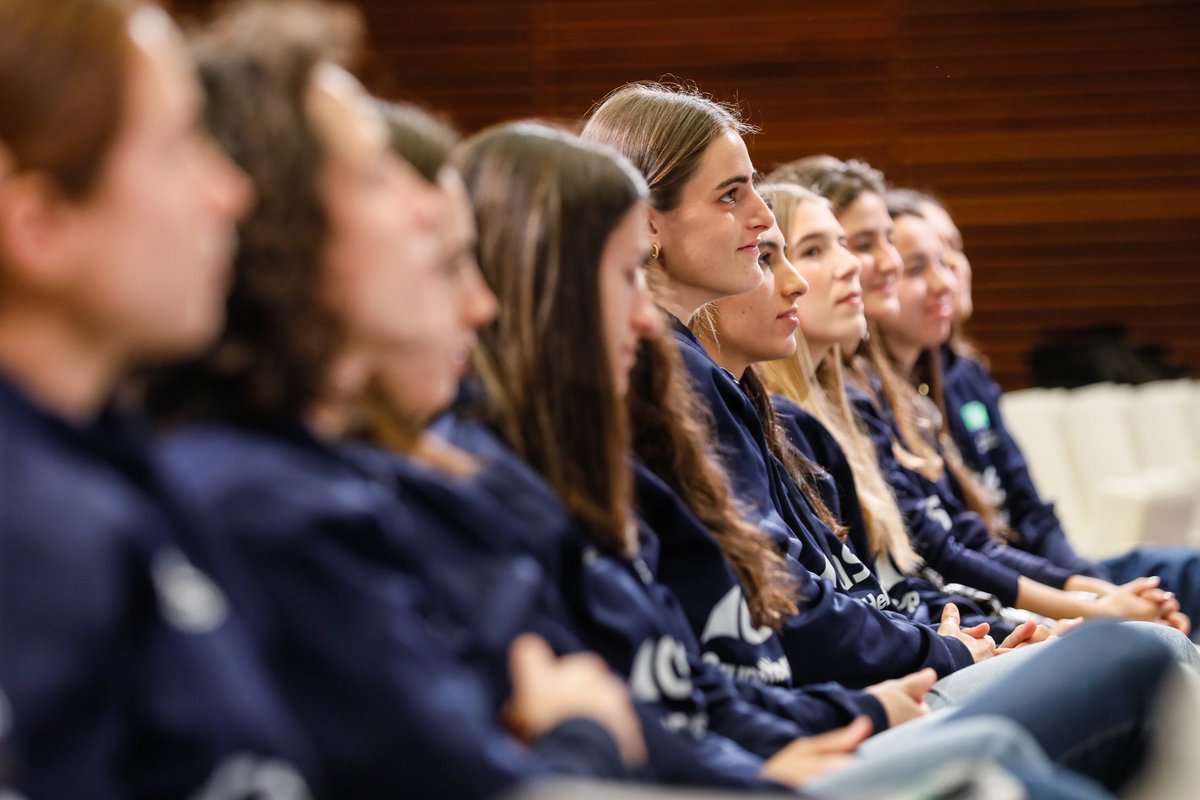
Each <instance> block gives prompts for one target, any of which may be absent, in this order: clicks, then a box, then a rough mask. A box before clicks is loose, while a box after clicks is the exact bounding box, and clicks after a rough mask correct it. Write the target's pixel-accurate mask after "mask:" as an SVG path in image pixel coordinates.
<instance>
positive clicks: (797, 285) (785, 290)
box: [775, 258, 809, 301]
mask: <svg viewBox="0 0 1200 800" xmlns="http://www.w3.org/2000/svg"><path fill="white" fill-rule="evenodd" d="M779 261H780V265H779V269H778V271H777V272H778V274H777V276H776V278H775V280H776V282H777V283H778V285H779V292H780V294H782V295H783V297H784V298H785V299H787V300H789V301H792V300H795V299H796V298H798V297H803V296H804V295H806V294H808V288H809V287H808V281H806V280H805V279H804V276H803V275H801V274H800V272H799V271H798V270H797V269H796V267H795V266H793V264H792V262H790V261H788V260H787V259H786V258H780V259H779Z"/></svg>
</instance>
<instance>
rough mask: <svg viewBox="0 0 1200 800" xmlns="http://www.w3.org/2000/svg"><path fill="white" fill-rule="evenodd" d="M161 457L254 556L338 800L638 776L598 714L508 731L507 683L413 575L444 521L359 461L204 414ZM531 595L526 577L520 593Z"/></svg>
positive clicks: (278, 667)
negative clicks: (518, 735)
mask: <svg viewBox="0 0 1200 800" xmlns="http://www.w3.org/2000/svg"><path fill="white" fill-rule="evenodd" d="M162 453H163V456H164V459H165V460H166V462H167V463H168V464H169V465H170V467H171V469H172V472H173V474H174V475H175V477H176V479H177V480H178V481H179V482H180V484H181V485H182V486H183V487H184V488H185V490H186V493H187V496H188V497H189V499H190V501H191V502H192V504H193V508H194V511H195V513H198V514H204V515H206V516H207V517H208V518H209V519H210V522H211V525H210V529H211V530H212V531H213V534H212V537H213V538H212V541H211V545H212V546H213V547H215V548H224V549H227V550H229V551H231V552H232V553H234V554H235V555H236V557H237V558H238V559H239V562H240V564H241V566H242V567H243V572H242V574H241V575H240V576H239V580H238V581H237V582H236V584H234V585H233V586H232V587H231V595H232V598H233V603H234V605H235V606H236V607H239V608H241V609H243V610H244V611H245V613H246V614H247V616H248V618H249V619H250V620H251V623H252V626H253V633H254V639H255V643H256V645H257V647H258V649H259V650H260V652H261V654H262V656H263V658H264V660H265V661H266V663H267V665H268V667H269V669H270V670H271V672H272V675H273V677H274V679H275V680H276V682H277V683H278V685H279V686H280V688H281V690H282V692H283V694H284V695H285V697H286V700H287V702H288V703H289V705H290V706H291V707H292V709H293V710H294V712H295V714H296V715H297V717H298V718H299V719H300V720H301V721H302V722H303V724H304V725H305V727H306V728H307V730H308V731H309V733H310V734H311V736H312V738H313V740H314V742H315V744H316V748H317V751H318V755H319V757H320V760H321V763H322V767H323V773H324V776H325V779H326V780H325V788H324V792H323V796H328V797H339V798H342V797H344V798H371V797H381V798H383V797H389V798H390V797H431V798H432V797H437V798H443V797H445V798H481V797H490V796H494V795H496V794H500V793H502V792H504V791H507V790H508V789H510V788H511V787H512V786H513V785H514V784H515V783H517V782H519V781H522V780H525V779H528V778H534V777H539V776H543V775H547V774H550V773H569V774H582V775H588V776H599V777H616V776H621V775H623V774H624V768H623V766H622V765H621V761H620V757H619V754H618V753H617V752H616V748H615V744H614V743H613V742H612V740H611V739H610V738H609V737H608V735H607V734H606V733H605V732H604V731H603V730H602V729H601V728H600V727H599V726H598V725H596V724H595V723H593V722H590V721H586V720H569V721H568V722H567V723H564V725H561V726H559V727H557V728H555V729H553V730H551V731H550V732H548V733H547V734H546V735H545V736H543V737H541V738H540V739H539V740H538V741H537V742H535V743H534V747H533V751H532V752H531V751H530V750H529V749H527V748H526V747H525V746H523V745H521V744H520V743H518V742H517V741H516V740H514V739H512V738H511V737H509V736H508V735H507V734H506V733H505V732H504V731H503V730H502V729H501V728H500V727H499V724H498V705H499V703H500V702H501V701H502V698H498V697H497V696H496V694H497V693H499V692H501V691H503V690H504V688H506V687H505V686H504V684H503V682H502V681H498V680H496V681H492V682H491V684H490V685H489V684H486V683H484V682H481V681H480V680H479V679H478V673H477V672H473V671H472V670H471V669H469V668H468V667H467V666H465V665H464V664H463V662H462V660H461V656H460V652H459V646H461V643H462V642H463V641H465V640H469V636H467V635H466V634H465V633H464V632H463V631H461V630H459V629H457V628H456V627H455V625H454V622H453V618H452V616H451V615H449V614H446V613H439V611H438V609H437V608H436V607H434V605H433V604H432V603H431V602H430V600H429V597H428V595H427V593H426V591H425V588H424V586H422V584H421V583H420V581H418V580H417V579H416V578H415V577H414V575H415V574H416V573H417V572H418V571H419V564H418V563H417V562H416V561H415V560H414V558H413V555H412V551H413V547H414V542H418V543H419V541H420V539H418V538H417V537H423V536H434V537H436V536H437V535H438V534H437V527H436V525H437V523H436V521H434V520H431V519H430V518H429V517H428V516H427V515H423V514H422V513H420V509H419V507H418V506H415V505H408V504H404V503H402V502H401V500H400V499H399V498H398V497H397V495H396V494H395V493H394V492H393V491H391V490H390V489H389V488H388V487H385V486H383V485H381V484H380V483H379V482H378V480H377V479H376V476H375V475H374V474H373V473H372V472H370V471H369V470H367V469H365V468H364V467H363V466H362V465H361V464H360V463H359V462H358V460H356V459H355V458H352V457H350V456H348V455H346V454H344V453H343V452H340V451H339V450H338V449H337V448H335V447H332V446H329V445H327V444H326V443H324V442H321V441H319V440H317V439H316V438H315V437H313V436H312V435H311V434H310V433H309V432H308V431H307V429H306V428H304V427H303V426H302V425H300V424H299V423H281V424H279V425H277V426H275V427H272V428H267V427H263V428H260V429H256V430H255V429H248V428H239V427H234V426H230V425H222V424H205V425H197V426H193V427H190V428H187V429H185V430H182V431H180V432H178V433H176V434H174V435H172V436H171V437H169V438H168V439H166V440H165V441H164V443H163V445H162ZM517 572H518V573H519V569H518V570H517ZM490 588H491V589H492V592H491V594H490V595H486V596H483V595H481V596H483V597H485V599H489V600H501V601H503V600H505V599H506V598H504V597H503V596H502V595H501V594H499V593H497V592H495V591H494V590H495V588H496V587H495V586H492V587H490ZM531 596H536V593H535V592H533V591H532V589H531V587H530V586H528V585H525V586H522V585H521V584H520V583H518V584H517V585H515V586H514V587H513V599H512V603H515V604H517V605H519V604H520V603H521V602H524V601H526V600H527V599H528V598H529V597H531ZM488 611H489V612H493V613H494V614H495V615H496V617H497V618H500V619H501V620H502V621H503V616H504V612H505V608H504V607H502V606H489V608H488ZM501 669H502V668H501ZM489 690H490V691H489Z"/></svg>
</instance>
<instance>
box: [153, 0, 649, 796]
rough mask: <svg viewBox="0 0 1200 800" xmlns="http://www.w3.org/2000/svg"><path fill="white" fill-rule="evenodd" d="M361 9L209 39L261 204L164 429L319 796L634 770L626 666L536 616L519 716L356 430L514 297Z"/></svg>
mask: <svg viewBox="0 0 1200 800" xmlns="http://www.w3.org/2000/svg"><path fill="white" fill-rule="evenodd" d="M348 14H349V12H348V11H346V10H345V9H338V10H329V9H326V10H319V8H314V7H312V6H310V5H297V6H280V5H279V4H278V3H269V4H259V5H247V6H244V7H241V8H239V9H235V10H233V11H231V12H230V13H229V14H228V15H226V16H224V17H222V18H221V19H219V20H218V21H217V22H216V23H215V24H214V25H213V27H212V28H211V29H210V30H209V31H208V32H207V33H206V35H205V36H204V38H203V39H202V40H201V41H200V42H199V44H198V49H199V51H200V53H201V69H202V74H203V77H204V81H205V84H206V87H207V89H208V102H207V105H206V108H207V114H208V121H209V124H210V126H211V127H212V129H213V130H214V131H215V132H216V134H217V137H218V139H219V140H220V141H221V142H222V144H223V145H224V146H225V147H226V149H227V150H228V151H229V152H230V154H231V155H232V156H233V157H234V159H235V160H236V161H237V162H238V163H239V164H240V165H241V166H242V168H243V169H245V170H246V172H247V173H248V174H249V175H250V176H251V178H252V179H253V180H254V183H255V187H256V189H257V192H258V203H257V204H256V207H255V209H254V211H253V213H252V214H251V215H250V216H249V218H248V219H247V220H246V222H245V223H244V225H243V226H242V229H241V238H240V246H239V249H238V253H237V258H236V262H235V275H234V283H233V290H232V293H231V295H230V297H229V301H228V308H229V314H228V324H227V326H226V329H225V331H224V332H223V334H222V336H221V338H220V340H219V341H218V342H217V344H216V346H215V347H214V348H212V349H211V350H210V351H209V352H208V353H207V354H206V355H205V356H204V357H203V358H201V359H199V360H198V361H196V362H194V363H192V364H190V365H187V366H186V367H182V368H179V369H177V370H174V371H172V372H169V373H167V374H165V375H161V376H159V377H158V378H157V380H156V381H155V385H154V387H153V390H152V392H151V397H152V399H153V400H154V403H155V405H156V406H157V407H158V408H159V410H160V412H162V413H163V415H164V418H167V419H173V420H174V421H175V423H176V424H177V425H178V427H177V428H176V429H175V430H174V431H173V432H172V433H171V435H170V436H169V437H168V438H167V439H166V440H165V441H164V443H163V445H162V449H161V452H162V454H163V456H164V458H165V460H166V461H167V463H168V465H169V466H170V468H171V469H172V472H173V474H174V476H175V477H176V479H177V480H178V481H179V483H180V485H181V486H183V487H184V489H185V490H186V492H187V495H188V499H189V501H190V503H191V505H192V507H193V508H194V510H195V513H197V514H199V515H202V516H203V518H204V519H205V521H206V523H207V528H206V532H207V536H206V539H205V541H206V543H207V545H208V546H209V547H210V548H211V549H212V550H214V551H223V552H225V553H226V554H227V555H228V557H229V559H230V560H231V561H233V562H234V563H235V564H236V566H237V568H238V570H239V575H238V580H237V581H236V582H231V584H230V590H229V594H230V602H231V604H232V605H233V606H234V607H235V608H238V609H240V610H242V611H243V612H244V613H245V614H246V615H247V617H248V618H249V619H250V620H251V622H252V633H253V639H254V645H255V646H256V648H257V650H258V652H259V653H260V654H261V655H262V657H263V659H264V660H265V661H266V663H267V666H268V668H269V669H270V671H271V675H272V677H273V678H274V680H275V682H276V683H277V684H278V686H279V687H280V690H281V692H282V693H283V695H284V696H285V698H286V701H287V703H288V705H289V707H290V708H291V709H292V710H293V711H294V713H295V715H296V716H297V717H298V718H299V720H300V721H301V722H302V724H303V725H304V727H305V729H306V731H307V732H308V734H309V736H310V737H311V740H312V746H313V750H314V753H315V759H316V761H317V762H318V764H319V768H320V782H319V786H318V788H317V791H318V792H319V793H320V795H321V796H328V797H353V798H367V797H397V796H405V797H462V798H474V797H490V796H493V795H497V794H500V793H503V792H505V791H508V790H509V789H510V788H511V787H512V786H513V785H514V784H515V783H518V782H522V781H525V780H528V779H531V778H534V777H538V776H542V775H546V774H551V773H564V772H565V773H568V774H582V775H592V776H612V777H620V776H623V775H624V774H625V767H624V765H623V756H624V757H628V758H629V759H630V761H636V760H637V758H638V750H639V748H640V734H639V733H638V731H637V722H636V719H635V718H634V716H633V714H632V710H631V708H630V706H629V703H628V698H627V693H626V691H625V689H624V686H623V685H622V684H621V683H620V682H619V681H618V680H617V679H616V678H614V677H613V676H612V675H611V674H610V673H609V672H608V670H607V669H606V668H605V667H604V666H603V664H602V662H600V661H599V660H598V659H596V658H594V657H588V656H577V657H569V658H564V659H559V658H557V657H555V656H554V655H553V654H551V653H550V652H549V651H548V650H547V648H546V646H545V644H544V643H541V642H540V641H539V640H537V639H522V640H520V641H518V642H517V643H516V644H515V645H514V646H513V647H512V651H511V660H512V670H513V671H512V680H511V684H510V685H506V689H511V697H510V698H508V701H507V713H508V717H507V719H508V720H509V722H510V723H511V726H512V728H513V730H514V734H509V733H508V732H507V731H506V730H505V728H504V727H503V726H502V725H501V722H500V714H501V711H500V706H501V705H502V704H503V703H504V698H503V697H496V696H494V695H493V694H492V692H494V691H498V690H497V689H496V688H495V686H494V685H488V684H485V683H484V682H483V681H482V680H481V679H480V677H479V675H478V673H477V672H475V671H473V670H472V669H471V668H470V666H468V665H467V664H466V663H464V660H463V657H462V654H461V653H460V652H459V651H458V650H457V648H456V646H455V643H456V642H457V641H458V639H459V637H460V634H459V631H458V630H457V628H456V627H455V626H454V625H453V623H452V622H451V621H448V620H447V619H446V618H445V616H444V615H441V614H440V611H439V609H438V608H437V607H436V606H435V605H434V604H433V603H432V601H431V600H430V598H429V596H428V593H427V592H426V591H425V588H424V587H423V586H422V584H421V583H420V581H419V580H418V578H417V576H416V574H415V571H416V570H415V566H414V563H415V557H414V552H415V551H416V548H417V546H418V544H417V542H415V541H414V539H415V537H416V536H417V535H419V534H421V533H423V532H426V531H431V530H434V529H435V528H434V527H433V525H432V524H431V523H430V521H429V519H428V517H427V516H426V515H425V514H424V513H423V511H422V509H421V508H420V507H419V506H416V505H406V504H403V503H402V502H400V500H399V498H398V497H397V496H396V494H394V493H393V492H389V491H386V490H385V489H384V488H383V487H381V486H380V485H379V483H378V481H377V478H376V475H375V473H373V472H372V471H370V469H368V468H367V467H366V466H364V463H363V460H362V459H361V458H359V457H358V456H356V455H355V454H352V453H348V452H345V451H343V450H341V449H339V447H338V446H337V445H338V442H339V440H341V439H342V438H344V437H345V436H346V435H347V434H348V432H349V431H351V430H352V429H353V428H354V426H355V425H356V424H357V419H358V411H359V409H360V407H361V406H362V403H363V399H364V397H365V395H366V392H367V388H368V380H369V378H370V377H371V376H372V375H373V374H374V372H375V369H376V367H377V366H378V364H379V363H380V362H381V361H382V359H383V357H384V356H385V355H386V356H392V355H394V353H395V352H397V351H405V350H406V349H407V350H409V351H411V352H412V354H413V355H412V356H411V357H410V359H409V360H410V361H411V362H412V365H413V367H414V368H419V369H423V370H425V372H424V383H423V384H422V386H421V387H419V388H420V389H421V392H422V394H420V395H419V396H418V400H417V401H416V402H418V404H419V405H421V406H423V407H429V406H431V405H436V404H438V403H442V402H446V401H447V398H448V397H449V396H451V394H452V392H453V389H454V384H455V379H456V376H457V374H458V372H459V371H460V370H461V369H462V367H463V365H464V363H465V362H464V360H463V353H462V351H463V348H464V347H465V346H466V345H468V344H469V342H470V337H471V329H472V328H473V327H474V326H475V325H477V324H479V323H480V322H482V321H484V320H485V319H487V318H488V317H490V316H491V314H492V313H493V310H494V308H495V305H494V302H493V301H492V299H491V297H490V295H489V294H488V293H487V291H486V289H484V288H483V287H482V285H481V284H480V282H479V279H478V275H477V273H475V272H473V271H472V268H471V267H470V264H469V262H465V263H464V261H463V258H462V256H463V251H464V249H465V248H466V247H467V246H468V240H466V239H465V238H464V234H462V233H461V232H460V233H459V236H458V238H457V239H456V240H455V242H454V244H453V247H452V248H451V249H448V243H447V241H446V236H447V235H448V233H449V232H448V231H447V230H446V229H445V228H444V227H443V223H444V222H446V221H447V220H458V221H459V222H460V223H461V224H465V219H466V215H465V213H464V209H463V207H462V206H461V204H460V201H461V192H459V194H458V197H457V198H456V197H455V196H454V195H453V193H452V192H451V191H447V190H446V189H443V188H441V187H439V186H436V185H433V184H429V183H427V182H426V181H424V179H422V178H421V177H419V176H418V175H417V173H416V172H414V171H413V170H412V169H410V168H408V167H407V166H406V165H404V164H403V163H402V162H400V161H398V160H397V159H396V158H395V157H394V156H392V155H391V154H390V152H389V149H388V146H387V131H386V128H385V126H384V123H383V120H382V118H381V117H380V116H379V114H378V112H377V110H376V107H375V106H374V105H373V104H372V103H370V102H368V98H367V96H366V94H365V92H364V91H363V90H362V88H361V86H359V84H358V83H357V82H356V81H355V80H354V79H353V78H352V77H351V76H350V74H349V73H347V72H345V71H344V70H342V69H341V68H340V67H338V66H336V64H335V62H334V61H333V60H332V59H331V57H330V55H329V54H330V53H331V52H344V51H345V50H348V49H351V48H350V47H349V44H348V41H343V40H342V39H340V38H339V37H341V36H345V37H351V36H353V33H354V30H353V29H354V28H355V24H354V23H355V20H354V18H349V17H348V16H347V15H348ZM497 613H499V610H497ZM507 654H508V650H507V648H506V655H507ZM506 683H507V682H506ZM521 740H524V741H521ZM618 747H621V748H623V750H618Z"/></svg>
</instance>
